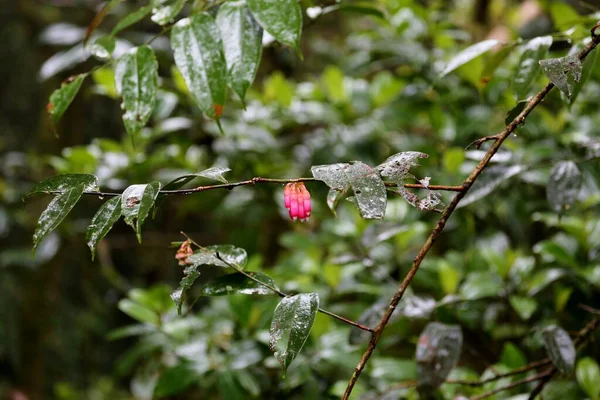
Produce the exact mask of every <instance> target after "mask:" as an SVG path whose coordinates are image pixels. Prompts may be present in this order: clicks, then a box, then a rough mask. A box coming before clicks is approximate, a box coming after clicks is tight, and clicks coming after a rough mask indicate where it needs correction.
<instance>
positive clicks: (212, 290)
mask: <svg viewBox="0 0 600 400" xmlns="http://www.w3.org/2000/svg"><path fill="white" fill-rule="evenodd" d="M248 275H251V276H252V277H254V278H256V279H258V280H259V281H261V282H263V283H266V284H267V285H269V286H272V287H275V288H277V284H276V283H275V281H274V280H273V278H271V277H270V276H268V275H266V274H263V273H262V272H248ZM230 294H256V295H269V294H273V292H272V291H271V290H270V289H268V288H266V287H265V286H264V285H261V284H260V283H258V282H255V281H253V280H252V279H250V278H248V277H246V276H245V275H244V274H240V273H235V274H229V275H225V276H220V277H218V278H215V279H212V280H210V281H208V282H206V283H205V284H203V285H202V286H201V287H200V295H201V296H226V295H230Z"/></svg>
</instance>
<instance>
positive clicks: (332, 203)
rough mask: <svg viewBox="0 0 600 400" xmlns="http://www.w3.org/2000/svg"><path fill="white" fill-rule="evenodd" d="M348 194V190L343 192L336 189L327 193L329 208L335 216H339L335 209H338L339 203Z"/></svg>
mask: <svg viewBox="0 0 600 400" xmlns="http://www.w3.org/2000/svg"><path fill="white" fill-rule="evenodd" d="M346 193H347V190H345V191H343V192H342V191H339V190H336V189H329V192H328V193H327V207H329V209H330V210H331V212H332V213H333V215H335V216H337V213H336V212H335V209H336V208H337V205H338V203H339V202H340V200H341V199H342V197H344V195H345V194H346Z"/></svg>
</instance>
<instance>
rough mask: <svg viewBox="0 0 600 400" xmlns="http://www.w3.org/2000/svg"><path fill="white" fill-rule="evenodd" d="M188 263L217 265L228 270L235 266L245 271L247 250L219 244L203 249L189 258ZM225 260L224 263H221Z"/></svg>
mask: <svg viewBox="0 0 600 400" xmlns="http://www.w3.org/2000/svg"><path fill="white" fill-rule="evenodd" d="M187 260H188V262H189V263H191V264H192V265H195V266H200V265H216V266H217V267H224V268H228V267H230V265H233V266H235V267H237V268H239V269H243V268H244V267H245V266H246V262H247V261H248V254H247V253H246V250H244V249H242V248H240V247H235V246H232V245H230V244H219V245H215V246H207V247H203V248H201V249H200V250H198V251H196V252H195V253H194V254H192V255H191V256H189V257H188V258H187ZM221 260H223V261H221Z"/></svg>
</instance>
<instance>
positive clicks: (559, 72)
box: [540, 56, 583, 98]
mask: <svg viewBox="0 0 600 400" xmlns="http://www.w3.org/2000/svg"><path fill="white" fill-rule="evenodd" d="M540 66H541V67H542V71H544V74H546V76H547V77H548V78H550V80H551V81H552V83H554V86H556V87H557V88H559V89H560V90H561V91H562V92H563V93H564V94H566V95H567V97H569V98H570V97H571V93H572V84H571V82H570V81H569V76H571V77H572V78H573V81H575V82H579V79H581V71H582V69H583V66H582V64H581V60H580V59H579V58H578V57H577V56H565V57H561V58H550V59H548V60H540Z"/></svg>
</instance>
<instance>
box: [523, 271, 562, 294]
mask: <svg viewBox="0 0 600 400" xmlns="http://www.w3.org/2000/svg"><path fill="white" fill-rule="evenodd" d="M565 275H567V272H566V271H565V270H564V269H561V268H549V269H544V270H541V271H538V272H536V273H535V274H534V275H533V277H532V278H531V279H530V280H529V289H528V291H527V294H528V295H529V296H535V295H536V294H538V293H539V292H541V291H542V290H543V289H545V288H546V287H547V286H548V285H549V284H551V283H552V282H554V281H556V280H557V279H560V278H562V277H563V276H565Z"/></svg>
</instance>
